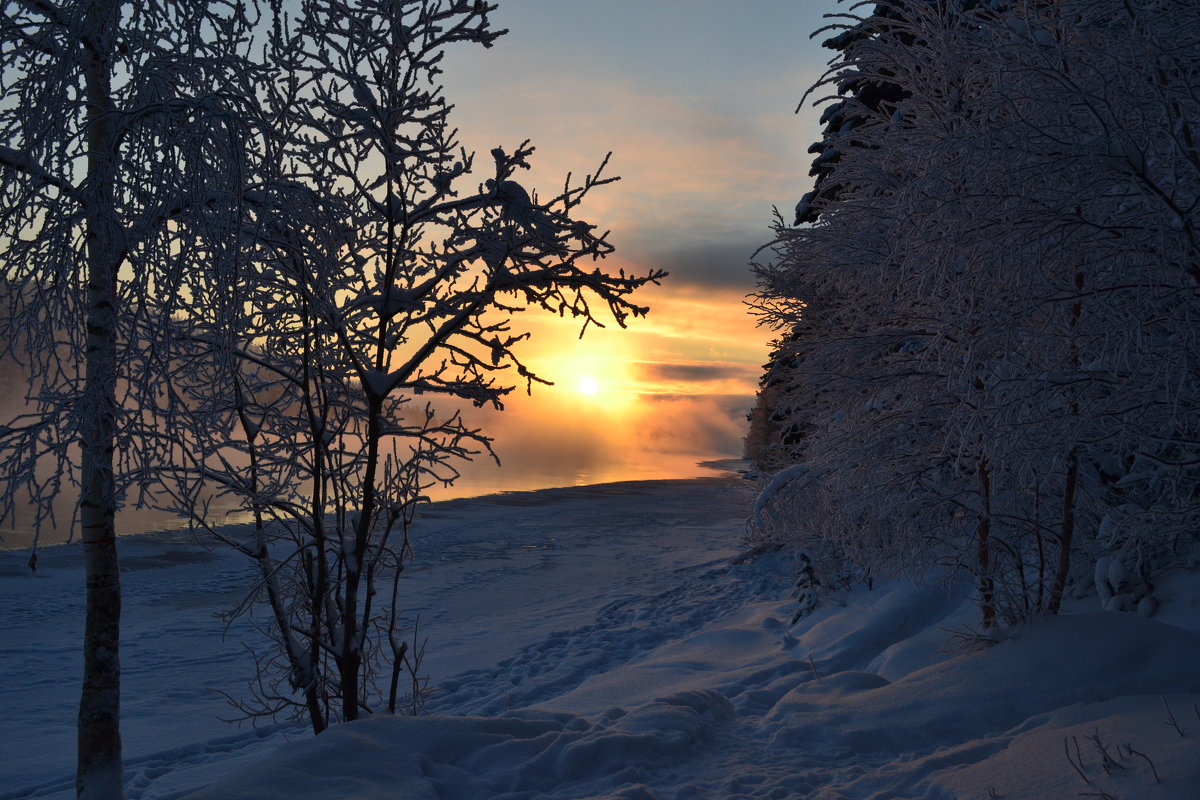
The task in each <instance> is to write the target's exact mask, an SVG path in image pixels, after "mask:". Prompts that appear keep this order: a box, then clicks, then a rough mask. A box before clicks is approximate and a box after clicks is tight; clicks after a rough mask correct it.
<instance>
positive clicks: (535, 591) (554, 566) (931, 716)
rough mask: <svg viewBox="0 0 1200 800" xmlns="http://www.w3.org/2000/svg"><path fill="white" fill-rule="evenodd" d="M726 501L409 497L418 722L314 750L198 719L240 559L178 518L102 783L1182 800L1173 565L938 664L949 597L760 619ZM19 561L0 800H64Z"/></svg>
mask: <svg viewBox="0 0 1200 800" xmlns="http://www.w3.org/2000/svg"><path fill="white" fill-rule="evenodd" d="M751 499H752V487H751V486H750V485H749V484H747V483H746V482H745V481H741V480H740V479H738V478H737V477H735V476H732V475H729V476H724V477H716V478H702V479H695V480H679V481H652V482H637V483H621V484H608V485H602V486H593V487H581V488H574V489H550V490H543V491H538V492H524V493H514V494H507V495H496V496H491V497H484V498H476V499H471V500H455V501H450V502H446V503H439V504H437V505H435V506H433V507H431V508H430V509H429V510H428V512H427V513H426V514H425V515H424V518H423V520H422V522H421V523H420V526H419V528H418V529H417V530H416V531H415V533H416V544H417V560H416V562H415V563H414V565H413V566H412V568H411V570H410V572H409V573H408V574H407V576H406V577H408V578H409V580H408V581H407V583H408V587H409V596H410V598H411V603H410V610H411V611H414V612H416V611H419V612H420V614H421V620H422V626H423V628H424V629H425V631H426V632H427V633H428V635H429V637H430V644H429V651H428V657H427V661H426V666H427V668H428V671H429V672H430V674H431V675H432V677H433V679H434V682H435V683H436V684H438V685H439V686H440V691H439V693H438V694H437V695H436V697H435V698H434V700H433V701H432V702H431V704H430V710H431V712H432V713H431V714H430V715H429V716H425V717H420V718H415V719H414V718H403V717H377V718H372V719H367V720H363V721H360V722H356V723H353V724H350V725H344V726H339V727H336V728H334V729H332V730H330V731H328V732H327V733H325V734H323V735H322V736H320V737H318V738H315V739H314V738H312V737H311V736H308V735H307V734H306V733H305V731H304V730H303V729H301V728H297V727H287V726H278V725H272V726H267V727H260V728H259V729H258V730H254V729H253V728H250V727H242V728H238V727H235V726H232V725H229V724H227V723H224V722H221V721H219V720H218V719H217V718H218V717H219V716H224V715H227V714H228V713H229V712H230V709H229V708H228V706H227V705H226V704H225V701H224V700H223V699H222V697H221V696H220V695H219V694H217V693H216V692H214V691H211V690H221V691H225V692H229V693H233V694H238V693H240V692H241V691H242V687H243V686H244V684H245V682H246V681H247V679H248V678H249V677H250V675H251V672H250V667H251V660H250V658H249V656H248V655H247V654H246V651H245V649H244V647H243V644H242V643H243V641H248V642H251V643H253V642H254V634H253V633H252V632H250V631H249V628H248V626H247V625H246V624H245V623H235V624H234V625H233V626H232V627H230V628H229V630H228V631H225V630H224V626H223V623H222V622H221V621H220V620H218V619H217V618H216V617H215V616H214V614H215V613H216V612H219V611H221V610H224V609H227V608H229V607H230V606H231V605H232V604H234V603H235V602H237V601H238V600H239V599H240V598H241V596H242V592H243V591H244V589H245V587H246V586H247V585H248V582H249V580H250V578H251V575H250V574H249V571H248V568H247V566H246V565H245V564H243V563H241V562H240V561H239V560H238V559H237V558H236V557H235V556H233V555H231V554H229V553H227V552H223V551H212V552H209V551H205V550H203V549H201V548H199V547H197V546H195V545H191V544H188V542H187V537H186V535H185V534H183V533H169V534H153V535H148V536H142V537H130V538H128V539H125V540H123V541H122V555H123V560H124V565H125V569H126V572H125V575H124V579H125V593H126V607H125V629H124V630H125V633H124V660H123V664H124V670H125V672H124V674H125V694H124V730H125V735H126V757H127V762H128V766H127V778H128V782H129V790H128V793H129V796H130V797H131V798H135V799H136V798H146V799H149V798H174V797H183V796H186V797H191V798H195V799H196V800H201V798H204V799H205V800H208V799H209V798H213V799H215V798H221V800H248V799H249V798H300V799H303V798H314V800H315V799H316V798H321V800H327V799H328V798H364V799H366V798H405V799H406V800H407V799H408V798H464V799H466V798H470V799H471V800H480V799H484V798H508V799H509V800H516V798H528V799H530V800H532V798H546V799H547V800H549V799H550V798H555V799H563V798H590V797H606V798H627V800H635V799H640V800H644V799H646V798H663V800H666V799H667V798H736V797H764V798H789V797H796V798H821V799H822V800H834V799H835V798H877V799H878V800H887V799H889V798H930V800H934V799H936V800H951V798H956V799H957V800H972V798H979V799H980V800H985V799H986V798H993V797H994V798H1005V799H1006V800H1013V799H1014V798H1030V799H1031V800H1033V799H1035V798H1036V799H1037V800H1041V798H1070V797H1080V796H1085V797H1089V796H1090V797H1099V798H1104V797H1110V796H1111V797H1113V798H1118V800H1134V799H1137V800H1142V799H1143V798H1146V799H1149V800H1153V798H1179V799H1180V800H1182V798H1189V799H1192V800H1194V798H1197V797H1200V788H1197V787H1200V632H1198V631H1200V576H1198V575H1197V573H1196V572H1190V573H1188V572H1180V573H1176V574H1174V575H1170V576H1168V579H1167V580H1166V581H1164V582H1163V583H1162V584H1161V585H1160V587H1159V589H1160V591H1159V594H1160V596H1161V598H1162V599H1163V604H1162V607H1161V608H1160V610H1159V612H1158V614H1157V615H1156V617H1155V618H1154V619H1143V618H1140V617H1137V616H1135V615H1129V614H1111V613H1099V612H1095V613H1093V612H1091V611H1090V610H1089V609H1090V606H1089V605H1086V604H1085V605H1084V606H1082V607H1079V608H1075V609H1072V612H1073V613H1071V614H1070V615H1067V616H1064V617H1061V618H1058V619H1054V620H1049V621H1047V622H1044V623H1040V624H1037V625H1033V626H1029V627H1026V628H1022V629H1020V630H1018V631H1016V632H1015V633H1013V634H1011V635H1010V636H1009V637H1007V638H1006V639H1005V640H1004V641H1001V642H1000V643H999V644H996V645H994V646H992V647H989V648H986V649H982V650H975V651H967V652H957V653H956V652H946V648H945V647H944V645H946V644H947V642H948V640H950V635H949V633H948V631H951V630H962V629H964V626H966V625H969V624H972V623H974V622H975V618H974V611H973V610H972V608H971V606H970V603H969V602H968V601H967V600H966V599H965V590H964V589H963V588H962V587H946V586H931V587H924V588H922V587H915V586H911V585H908V584H903V583H894V584H889V585H886V586H882V587H880V586H877V587H875V589H874V590H873V591H867V590H866V589H862V588H860V589H855V590H853V591H847V592H843V593H840V594H837V595H834V596H832V597H830V598H827V599H826V600H824V601H823V603H822V605H821V606H820V607H819V608H818V609H817V610H816V612H815V613H813V614H812V615H811V616H809V617H807V618H805V619H804V620H801V621H800V622H799V623H797V624H795V625H791V624H789V623H790V620H791V616H792V611H793V603H791V602H789V598H788V595H789V591H790V588H791V579H790V574H791V564H790V557H791V556H790V554H788V553H774V554H769V555H766V556H762V557H759V558H756V559H738V558H737V556H738V554H739V553H740V551H741V543H740V534H741V530H742V527H743V520H744V518H745V514H746V510H747V507H748V505H749V503H750V502H751ZM24 561H25V556H24V554H22V553H18V552H6V553H0V604H2V607H3V609H4V613H3V615H0V693H2V694H3V700H2V707H3V708H4V711H5V713H4V715H3V716H2V717H0V800H3V799H5V798H18V797H46V798H63V799H64V800H65V798H68V797H70V796H71V795H72V777H71V771H72V762H73V758H74V755H73V749H74V745H73V722H74V703H75V700H76V693H77V691H78V686H77V685H78V671H79V667H78V664H79V657H78V642H79V638H80V628H81V624H82V615H81V613H80V612H81V609H80V599H79V598H80V593H81V585H82V581H81V577H80V566H79V559H78V554H77V553H76V551H75V548H73V547H55V548H47V549H45V550H43V551H42V553H41V558H40V561H39V569H38V573H37V574H36V575H35V576H30V575H29V574H28V571H27V570H26V569H25V567H24ZM223 634H224V635H223ZM950 641H951V642H953V640H950ZM1169 715H1173V717H1174V719H1175V722H1176V723H1177V725H1178V728H1179V731H1182V734H1181V733H1180V732H1179V731H1177V729H1176V727H1175V726H1174V725H1172V724H1171V723H1170V716H1169ZM1098 742H1099V743H1100V745H1098ZM1101 745H1102V746H1103V747H1104V748H1106V749H1107V753H1108V754H1109V757H1110V759H1111V761H1112V763H1110V764H1109V765H1108V767H1107V770H1106V769H1105V766H1104V759H1103V756H1102V755H1101V751H1100V746H1101ZM1072 762H1074V765H1073V763H1072ZM1109 773H1111V774H1109ZM1156 774H1157V778H1158V781H1156V777H1155V775H1156ZM1085 779H1086V782H1085Z"/></svg>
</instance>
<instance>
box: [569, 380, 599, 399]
mask: <svg viewBox="0 0 1200 800" xmlns="http://www.w3.org/2000/svg"><path fill="white" fill-rule="evenodd" d="M575 388H576V390H577V391H578V392H579V393H580V394H585V395H588V396H589V397H590V396H592V395H594V394H596V392H598V391H600V384H598V383H596V379H595V378H593V377H592V376H591V375H584V376H582V377H581V378H580V379H579V383H578V385H576V387H575Z"/></svg>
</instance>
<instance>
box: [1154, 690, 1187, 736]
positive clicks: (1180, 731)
mask: <svg viewBox="0 0 1200 800" xmlns="http://www.w3.org/2000/svg"><path fill="white" fill-rule="evenodd" d="M1159 697H1160V698H1161V699H1162V703H1163V708H1165V709H1166V710H1167V720H1168V722H1166V723H1165V724H1167V725H1170V726H1171V727H1172V728H1174V729H1175V732H1176V733H1178V734H1179V738H1180V739H1182V738H1183V736H1184V730H1183V728H1181V727H1179V723H1178V722H1176V721H1175V715H1174V714H1172V713H1171V707H1170V706H1169V705H1167V698H1166V697H1165V696H1164V695H1159Z"/></svg>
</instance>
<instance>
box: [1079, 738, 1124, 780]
mask: <svg viewBox="0 0 1200 800" xmlns="http://www.w3.org/2000/svg"><path fill="white" fill-rule="evenodd" d="M1083 738H1085V739H1087V740H1088V741H1089V742H1091V743H1092V744H1093V745H1094V746H1095V748H1096V752H1098V753H1099V754H1100V766H1101V768H1103V770H1104V774H1105V775H1112V771H1113V769H1125V767H1123V766H1121V764H1120V763H1119V762H1118V761H1117V760H1116V759H1114V758H1113V757H1112V756H1111V755H1109V752H1108V746H1107V745H1105V744H1104V742H1103V741H1101V739H1100V729H1099V728H1096V732H1095V734H1093V735H1091V736H1084V737H1083ZM1117 752H1118V753H1120V752H1121V751H1120V749H1118V750H1117Z"/></svg>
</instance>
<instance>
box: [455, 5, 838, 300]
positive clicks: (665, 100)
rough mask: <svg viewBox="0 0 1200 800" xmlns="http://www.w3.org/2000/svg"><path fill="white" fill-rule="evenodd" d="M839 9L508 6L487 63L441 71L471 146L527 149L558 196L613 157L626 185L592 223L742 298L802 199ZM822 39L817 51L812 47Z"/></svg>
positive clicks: (685, 276)
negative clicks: (760, 259)
mask: <svg viewBox="0 0 1200 800" xmlns="http://www.w3.org/2000/svg"><path fill="white" fill-rule="evenodd" d="M836 8H837V3H836V2H834V0H806V1H805V2H797V0H790V1H785V0H749V1H748V2H740V3H731V2H728V0H686V1H685V0H590V1H587V0H559V2H551V1H550V0H500V8H499V10H498V12H497V13H496V14H495V26H496V27H497V28H507V29H508V30H509V33H508V35H507V36H504V37H501V38H500V39H499V40H498V41H497V42H496V44H495V46H494V47H493V48H491V49H490V50H484V49H482V48H477V47H476V48H465V47H464V48H459V50H458V51H456V52H454V53H451V54H450V55H449V56H448V58H447V61H446V75H445V81H446V88H447V95H448V97H449V98H450V99H451V101H452V102H454V103H456V104H457V105H458V113H457V120H458V124H459V125H460V127H461V129H462V132H463V138H464V141H465V143H466V144H467V145H468V146H469V147H472V148H474V149H476V150H479V151H480V152H483V153H486V152H487V151H488V150H490V149H491V147H493V146H495V145H496V144H498V143H501V142H505V143H515V142H519V141H520V140H521V139H522V138H525V137H529V138H531V139H532V140H533V143H534V144H535V145H536V146H537V147H538V148H539V152H538V154H537V156H535V160H536V162H537V164H538V167H539V169H538V170H537V171H536V172H535V173H534V175H532V176H531V181H530V182H531V183H532V184H533V185H535V186H536V185H539V184H540V185H543V186H555V185H556V184H557V183H558V181H560V180H561V174H562V173H564V172H565V171H566V170H574V171H576V172H580V171H587V170H588V169H590V168H591V167H593V166H594V165H595V163H596V162H597V161H598V160H599V159H600V158H601V157H602V156H603V155H604V153H605V152H607V151H608V150H613V151H614V155H613V161H612V165H613V168H614V171H615V172H616V173H618V174H620V175H621V176H622V179H623V180H622V184H621V185H618V186H614V187H611V188H609V189H608V190H607V191H606V192H605V194H606V195H607V197H606V198H605V199H604V201H603V202H602V203H601V204H600V206H598V207H597V210H598V211H599V212H601V213H597V214H596V217H597V219H596V221H598V222H600V224H601V225H603V226H610V227H612V228H613V229H614V237H613V241H614V243H615V244H616V245H617V246H618V254H619V255H621V254H624V256H625V257H626V258H628V259H629V260H631V261H633V262H635V263H646V264H654V265H657V264H658V263H660V262H665V266H667V267H668V268H669V269H671V270H672V272H673V273H674V278H675V280H676V281H679V282H681V283H682V282H698V283H702V284H717V285H722V286H728V287H740V288H742V290H743V291H746V290H749V289H750V288H752V286H753V283H752V280H751V278H750V277H749V275H748V273H747V271H746V270H745V269H743V267H744V261H745V259H746V258H747V257H748V256H749V254H750V252H751V251H753V249H754V248H755V247H757V246H758V245H759V244H762V243H763V242H764V241H766V240H768V239H769V238H770V232H769V230H768V225H769V223H770V215H771V208H772V206H773V205H777V206H779V207H780V208H781V209H791V207H792V206H794V205H795V203H796V201H797V200H798V199H799V198H800V196H801V195H802V194H803V193H804V192H805V191H807V189H808V185H807V184H808V180H809V179H808V177H807V169H808V161H809V160H810V159H811V156H807V155H806V154H805V151H806V150H807V148H808V146H809V145H810V144H811V143H812V141H813V140H814V139H815V137H816V135H817V125H816V119H815V114H814V113H813V112H812V111H811V109H808V110H806V111H805V112H802V113H801V114H799V115H797V114H795V113H794V111H795V109H796V106H797V103H798V102H799V99H800V97H801V95H802V94H803V93H804V91H805V89H806V88H807V87H808V86H809V85H810V84H811V83H812V82H813V80H814V79H815V78H816V77H817V76H818V75H819V74H820V73H821V71H822V70H823V69H824V67H825V64H826V61H827V59H828V57H829V55H830V54H829V52H828V51H825V50H824V49H823V48H821V47H820V46H819V40H817V41H814V40H810V39H809V34H810V33H811V32H812V31H813V30H815V29H816V28H817V27H820V26H821V25H822V24H824V22H823V21H822V14H824V13H828V12H831V11H835V10H836ZM819 38H824V37H819Z"/></svg>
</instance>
